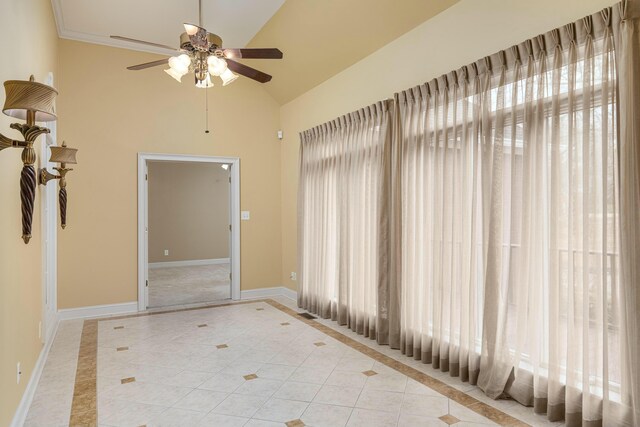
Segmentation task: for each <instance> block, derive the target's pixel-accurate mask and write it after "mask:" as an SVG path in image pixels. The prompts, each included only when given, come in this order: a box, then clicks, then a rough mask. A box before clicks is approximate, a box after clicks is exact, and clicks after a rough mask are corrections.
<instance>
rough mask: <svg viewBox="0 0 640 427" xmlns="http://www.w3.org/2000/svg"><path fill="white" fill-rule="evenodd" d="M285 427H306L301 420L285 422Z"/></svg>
mask: <svg viewBox="0 0 640 427" xmlns="http://www.w3.org/2000/svg"><path fill="white" fill-rule="evenodd" d="M284 424H285V425H286V426H287V427H304V426H306V424H305V423H303V422H302V420H300V419H297V420H291V421H287V422H286V423H284Z"/></svg>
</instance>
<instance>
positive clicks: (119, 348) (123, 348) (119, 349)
mask: <svg viewBox="0 0 640 427" xmlns="http://www.w3.org/2000/svg"><path fill="white" fill-rule="evenodd" d="M127 350H129V347H118V348H116V351H127Z"/></svg>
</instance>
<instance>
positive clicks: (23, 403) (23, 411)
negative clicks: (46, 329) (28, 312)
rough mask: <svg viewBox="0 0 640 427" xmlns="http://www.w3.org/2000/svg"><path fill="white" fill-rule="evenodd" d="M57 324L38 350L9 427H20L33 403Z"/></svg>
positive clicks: (56, 323) (56, 322) (56, 321)
mask: <svg viewBox="0 0 640 427" xmlns="http://www.w3.org/2000/svg"><path fill="white" fill-rule="evenodd" d="M58 324H59V321H58V319H57V318H56V319H55V322H54V324H53V326H52V328H51V333H50V334H49V336H48V337H47V338H46V340H45V343H44V345H43V346H42V349H41V350H40V355H39V356H38V360H37V361H36V364H35V366H34V367H33V371H31V377H30V378H29V383H28V384H27V387H26V388H25V389H24V393H23V394H22V399H20V403H19V404H18V407H17V408H16V412H15V413H14V414H13V419H12V420H11V424H9V426H10V427H22V426H23V425H24V422H25V421H26V419H27V414H28V412H29V408H30V407H31V402H33V396H34V395H35V394H36V389H37V388H38V383H39V382H40V376H42V370H43V369H44V365H45V363H46V361H47V357H48V356H49V351H50V350H51V344H52V343H53V340H54V338H55V336H56V332H57V331H58Z"/></svg>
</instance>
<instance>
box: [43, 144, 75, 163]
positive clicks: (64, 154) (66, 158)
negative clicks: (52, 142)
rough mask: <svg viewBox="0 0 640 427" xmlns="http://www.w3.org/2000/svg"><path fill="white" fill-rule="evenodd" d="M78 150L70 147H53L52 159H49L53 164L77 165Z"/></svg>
mask: <svg viewBox="0 0 640 427" xmlns="http://www.w3.org/2000/svg"><path fill="white" fill-rule="evenodd" d="M77 151H78V149H77V148H69V147H64V146H63V147H56V146H53V147H51V158H50V159H49V161H50V162H52V163H69V164H74V165H75V164H76V163H78V162H77V161H76V152H77Z"/></svg>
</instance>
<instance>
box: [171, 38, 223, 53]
mask: <svg viewBox="0 0 640 427" xmlns="http://www.w3.org/2000/svg"><path fill="white" fill-rule="evenodd" d="M207 39H208V40H209V46H210V49H219V48H221V47H222V39H221V38H220V36H218V35H217V34H212V33H207ZM180 48H181V49H184V50H188V51H190V52H192V51H194V50H195V49H194V47H193V46H192V45H191V39H190V38H189V34H187V33H182V34H180Z"/></svg>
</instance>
